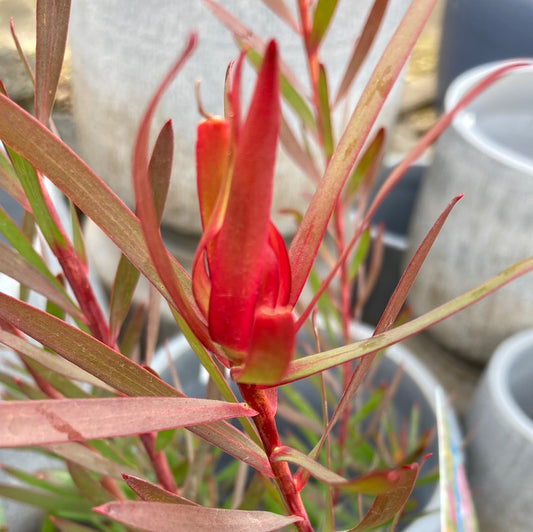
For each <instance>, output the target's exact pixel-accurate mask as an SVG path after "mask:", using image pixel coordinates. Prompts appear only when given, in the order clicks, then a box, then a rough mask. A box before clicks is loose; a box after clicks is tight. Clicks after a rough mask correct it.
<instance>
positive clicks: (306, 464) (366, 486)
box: [272, 446, 402, 495]
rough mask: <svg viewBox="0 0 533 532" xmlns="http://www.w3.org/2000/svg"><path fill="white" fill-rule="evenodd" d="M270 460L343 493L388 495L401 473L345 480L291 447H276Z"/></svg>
mask: <svg viewBox="0 0 533 532" xmlns="http://www.w3.org/2000/svg"><path fill="white" fill-rule="evenodd" d="M272 458H273V460H274V461H276V462H290V463H291V464H295V465H297V466H299V467H303V468H304V469H306V470H307V471H308V472H309V473H311V475H313V476H314V477H315V478H317V479H319V480H320V481H322V482H325V483H326V484H329V485H330V486H335V487H336V488H339V489H341V490H343V491H348V492H354V493H366V494H369V495H377V494H380V493H388V492H391V491H393V490H395V489H397V488H398V484H399V482H400V480H401V476H402V473H401V472H399V471H398V470H390V471H389V470H387V471H371V472H369V473H367V474H366V475H361V476H359V477H356V478H353V479H345V478H344V477H342V476H340V475H338V474H337V473H334V472H333V471H331V469H328V468H327V467H325V466H323V465H322V464H320V463H318V462H317V461H316V460H313V459H312V458H311V457H310V456H308V455H307V454H304V453H302V452H300V451H298V450H297V449H293V448H291V447H286V446H282V447H278V448H277V449H276V450H275V451H274V453H273V455H272Z"/></svg>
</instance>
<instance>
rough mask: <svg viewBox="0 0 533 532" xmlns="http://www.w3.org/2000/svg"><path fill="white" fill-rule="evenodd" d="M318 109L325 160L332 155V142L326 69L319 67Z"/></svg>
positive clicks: (322, 66)
mask: <svg viewBox="0 0 533 532" xmlns="http://www.w3.org/2000/svg"><path fill="white" fill-rule="evenodd" d="M318 107H319V112H320V125H321V128H322V142H323V149H324V154H325V156H326V159H329V158H330V157H331V155H332V154H333V148H334V140H333V130H332V129H331V112H330V108H329V90H328V80H327V76H326V69H325V68H324V65H322V64H321V65H320V69H319V74H318Z"/></svg>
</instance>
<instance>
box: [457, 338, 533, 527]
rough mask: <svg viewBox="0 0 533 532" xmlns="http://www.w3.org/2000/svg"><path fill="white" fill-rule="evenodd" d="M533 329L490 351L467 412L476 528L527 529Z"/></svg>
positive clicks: (532, 452)
mask: <svg viewBox="0 0 533 532" xmlns="http://www.w3.org/2000/svg"><path fill="white" fill-rule="evenodd" d="M532 382H533V329H529V330H526V331H523V332H520V333H518V334H516V335H514V336H511V337H510V338H509V339H507V340H505V341H504V342H503V343H501V344H500V345H499V346H498V348H497V349H496V350H495V352H494V356H493V357H492V359H491V361H490V363H489V365H488V367H487V369H486V370H485V373H484V375H483V378H482V380H481V382H480V384H479V387H478V389H477V390H476V393H475V395H474V399H473V401H472V404H471V406H470V409H469V411H468V414H467V416H466V427H467V434H468V435H469V436H468V439H469V440H470V441H469V445H468V448H467V456H468V462H467V465H468V474H469V479H470V485H471V487H472V493H473V495H474V503H475V505H476V509H477V513H478V519H479V524H480V530H483V532H499V531H501V530H505V531H506V532H524V531H525V530H531V523H532V517H531V511H532V508H533V483H532V482H531V470H532V469H531V468H532V466H533V393H532V390H533V388H532V386H531V383H532Z"/></svg>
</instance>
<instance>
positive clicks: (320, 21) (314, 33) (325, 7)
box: [310, 0, 337, 50]
mask: <svg viewBox="0 0 533 532" xmlns="http://www.w3.org/2000/svg"><path fill="white" fill-rule="evenodd" d="M336 7H337V0H318V2H317V4H316V7H315V12H314V15H313V26H312V28H311V35H310V46H311V49H313V50H316V49H317V48H318V47H319V46H320V43H321V42H322V39H323V38H324V35H325V34H326V32H327V30H328V27H329V24H330V22H331V19H332V18H333V13H334V12H335V8H336Z"/></svg>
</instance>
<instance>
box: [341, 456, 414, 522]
mask: <svg viewBox="0 0 533 532" xmlns="http://www.w3.org/2000/svg"><path fill="white" fill-rule="evenodd" d="M419 470H420V466H419V465H418V464H412V465H409V466H404V467H402V468H401V469H398V470H397V472H398V475H399V479H398V486H397V488H396V489H395V490H393V491H389V492H387V493H384V494H382V495H377V496H376V498H375V499H374V502H373V503H372V506H371V507H370V509H369V510H368V512H367V513H366V515H365V516H364V517H363V519H362V520H361V521H360V523H359V524H358V525H357V526H355V527H354V528H351V529H350V530H349V531H348V532H362V531H364V530H370V529H373V528H375V527H377V526H380V525H383V524H385V523H386V522H387V521H390V520H391V519H393V518H394V517H395V516H397V515H398V514H399V513H400V512H402V510H403V508H404V506H405V503H406V502H407V500H408V499H409V496H410V495H411V492H412V491H413V488H414V485H415V482H416V477H417V476H418V472H419Z"/></svg>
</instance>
